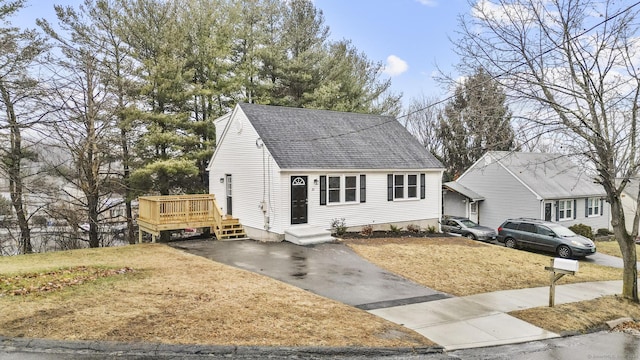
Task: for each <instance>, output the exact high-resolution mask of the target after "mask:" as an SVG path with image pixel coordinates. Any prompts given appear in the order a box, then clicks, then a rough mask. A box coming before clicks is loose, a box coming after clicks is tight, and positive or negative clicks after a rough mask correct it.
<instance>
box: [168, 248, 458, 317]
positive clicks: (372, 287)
mask: <svg viewBox="0 0 640 360" xmlns="http://www.w3.org/2000/svg"><path fill="white" fill-rule="evenodd" d="M169 245H170V246H172V247H174V248H177V249H181V250H184V251H187V252H189V253H191V254H195V255H199V256H203V257H205V258H208V259H211V260H215V261H217V262H221V263H224V264H227V265H231V266H235V267H238V268H241V269H245V270H249V271H252V272H255V273H258V274H262V275H265V276H269V277H272V278H274V279H277V280H280V281H283V282H286V283H288V284H291V285H293V286H296V287H299V288H302V289H305V290H307V291H311V292H313V293H315V294H318V295H321V296H324V297H327V298H330V299H334V300H337V301H340V302H342V303H345V304H348V305H352V306H355V307H358V308H360V309H363V310H372V309H378V308H385V307H391V306H399V305H406V304H413V303H419V302H426V301H432V300H440V299H444V298H447V297H449V295H447V294H444V293H441V292H438V291H436V290H433V289H429V288H427V287H424V286H422V285H419V284H417V283H414V282H412V281H410V280H407V279H405V278H403V277H400V276H398V275H396V274H393V273H391V272H388V271H386V270H384V269H382V268H380V267H378V266H376V265H374V264H372V263H370V262H368V261H366V260H364V259H363V258H361V257H360V256H358V255H357V254H355V253H354V252H353V251H352V250H351V249H350V248H349V247H347V246H346V245H344V244H340V243H327V244H318V245H313V246H299V245H295V244H292V243H289V242H286V241H283V242H278V243H271V242H270V243H262V242H258V241H253V240H240V241H211V240H187V241H176V242H171V243H169Z"/></svg>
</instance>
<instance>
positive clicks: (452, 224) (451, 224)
mask: <svg viewBox="0 0 640 360" xmlns="http://www.w3.org/2000/svg"><path fill="white" fill-rule="evenodd" d="M444 224H445V225H447V226H456V222H455V221H453V220H445V221H444Z"/></svg>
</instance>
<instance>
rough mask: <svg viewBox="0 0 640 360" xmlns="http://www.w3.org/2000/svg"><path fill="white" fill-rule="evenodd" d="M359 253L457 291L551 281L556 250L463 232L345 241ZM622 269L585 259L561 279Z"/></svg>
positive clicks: (601, 276) (615, 276) (614, 275)
mask: <svg viewBox="0 0 640 360" xmlns="http://www.w3.org/2000/svg"><path fill="white" fill-rule="evenodd" d="M345 242H346V244H347V245H348V246H350V247H351V248H352V249H354V250H355V251H356V252H357V253H358V254H359V255H360V256H362V257H364V258H365V259H367V260H369V261H371V262H373V263H375V264H378V265H379V266H381V267H383V268H385V269H387V270H390V271H392V272H395V273H397V274H400V275H402V276H404V277H406V278H408V279H411V280H413V281H415V282H417V283H419V284H423V285H425V286H428V287H430V288H433V289H436V290H440V291H443V292H445V293H448V294H452V295H456V296H466V295H473V294H479V293H486V292H492V291H498V290H509V289H522V288H531V287H538V286H548V285H549V273H548V272H547V271H545V270H544V267H545V266H549V262H550V259H552V258H553V255H552V254H549V255H546V254H537V253H533V252H529V251H523V250H515V249H508V248H505V247H503V246H498V245H492V244H487V243H483V242H479V241H473V240H469V239H466V238H463V237H446V238H399V239H359V240H347V241H345ZM620 279H622V270H620V269H613V268H608V267H603V266H599V265H593V264H588V263H584V262H582V263H580V271H579V272H578V274H577V275H576V276H565V277H564V278H562V279H561V280H560V281H559V282H558V284H567V283H575V282H586V281H601V280H620Z"/></svg>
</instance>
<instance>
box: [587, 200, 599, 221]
mask: <svg viewBox="0 0 640 360" xmlns="http://www.w3.org/2000/svg"><path fill="white" fill-rule="evenodd" d="M586 201H587V217H599V216H602V215H600V198H588V199H587V200H586ZM591 201H593V202H591ZM590 202H591V204H593V206H590V205H589V203H590ZM589 211H591V214H589Z"/></svg>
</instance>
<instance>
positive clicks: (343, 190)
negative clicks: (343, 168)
mask: <svg viewBox="0 0 640 360" xmlns="http://www.w3.org/2000/svg"><path fill="white" fill-rule="evenodd" d="M360 175H365V174H324V176H326V177H327V204H326V205H323V206H341V205H356V204H360ZM332 177H339V178H340V201H336V202H330V201H329V178H332ZM347 177H355V178H356V187H355V190H356V198H355V200H353V201H346V197H347V191H346V190H347V179H346V178H347Z"/></svg>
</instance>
